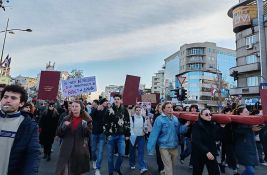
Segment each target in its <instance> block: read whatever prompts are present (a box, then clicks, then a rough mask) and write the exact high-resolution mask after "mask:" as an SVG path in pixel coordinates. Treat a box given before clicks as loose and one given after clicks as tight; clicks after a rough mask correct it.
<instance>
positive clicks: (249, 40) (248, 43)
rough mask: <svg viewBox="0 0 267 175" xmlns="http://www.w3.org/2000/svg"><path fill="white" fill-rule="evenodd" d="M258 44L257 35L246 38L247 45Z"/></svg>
mask: <svg viewBox="0 0 267 175" xmlns="http://www.w3.org/2000/svg"><path fill="white" fill-rule="evenodd" d="M254 43H256V36H255V35H251V36H248V37H246V45H250V44H254Z"/></svg>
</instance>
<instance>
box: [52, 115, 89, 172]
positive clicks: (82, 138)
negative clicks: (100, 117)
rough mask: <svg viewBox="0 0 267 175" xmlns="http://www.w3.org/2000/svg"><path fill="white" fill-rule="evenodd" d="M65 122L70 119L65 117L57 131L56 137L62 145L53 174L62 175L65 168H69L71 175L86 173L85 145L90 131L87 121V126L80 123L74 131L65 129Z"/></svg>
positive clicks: (86, 146) (86, 157)
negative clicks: (59, 138) (60, 140)
mask: <svg viewBox="0 0 267 175" xmlns="http://www.w3.org/2000/svg"><path fill="white" fill-rule="evenodd" d="M65 121H70V117H69V116H66V117H65V118H64V119H63V121H62V123H61V125H60V126H59V127H58V129H57V135H58V136H59V137H61V138H62V144H61V147H60V153H59V159H58V162H57V166H56V173H55V174H56V175H62V174H63V172H64V169H65V167H66V166H68V167H69V170H70V172H69V174H71V175H79V174H82V173H85V172H88V171H89V169H90V166H89V151H88V145H87V143H88V142H87V140H88V136H89V131H90V129H89V127H88V125H89V122H88V121H89V119H88V120H87V122H88V123H87V125H83V124H82V122H81V123H80V124H79V126H78V128H77V129H76V130H73V129H72V128H71V126H69V127H66V125H65V124H64V122H65ZM83 122H84V121H83Z"/></svg>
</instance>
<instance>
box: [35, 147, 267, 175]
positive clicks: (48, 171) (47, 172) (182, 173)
mask: <svg viewBox="0 0 267 175" xmlns="http://www.w3.org/2000/svg"><path fill="white" fill-rule="evenodd" d="M104 150H106V147H105V149H104ZM58 154H59V144H58V142H55V143H54V145H53V152H52V155H51V161H50V162H47V161H46V160H44V159H42V160H41V164H40V168H39V174H40V175H54V172H55V168H56V162H57V158H58ZM115 160H116V156H114V161H115ZM145 160H146V164H147V166H148V169H149V170H150V171H151V173H152V174H153V175H158V174H159V173H158V172H157V162H156V158H155V156H149V155H145ZM188 161H189V160H188V159H187V160H186V161H185V163H184V164H183V165H181V164H180V162H179V161H177V164H176V165H175V170H174V171H175V173H174V174H179V175H191V174H192V169H190V168H189V167H188ZM90 164H91V169H90V172H88V173H86V174H84V175H94V170H93V169H92V163H91V162H90ZM242 169H243V167H242V166H241V167H240V171H242ZM100 172H101V175H107V174H108V164H107V154H106V151H105V152H104V156H103V162H102V168H101V170H100ZM121 172H122V173H123V175H139V174H140V172H139V170H138V169H135V170H131V169H130V167H129V163H128V158H126V157H125V158H124V161H123V164H122V168H121ZM207 174H208V173H207V171H206V170H205V171H204V173H203V175H207ZM114 175H115V173H114ZM225 175H232V171H231V170H229V169H228V168H227V169H226V174H225ZM256 175H267V166H263V165H260V166H257V167H256Z"/></svg>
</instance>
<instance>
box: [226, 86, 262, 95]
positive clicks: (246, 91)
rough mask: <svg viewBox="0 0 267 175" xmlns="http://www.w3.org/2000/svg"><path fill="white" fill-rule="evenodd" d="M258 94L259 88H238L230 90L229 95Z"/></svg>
mask: <svg viewBox="0 0 267 175" xmlns="http://www.w3.org/2000/svg"><path fill="white" fill-rule="evenodd" d="M241 94H259V86H248V87H238V88H233V89H230V95H241Z"/></svg>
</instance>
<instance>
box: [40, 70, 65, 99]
mask: <svg viewBox="0 0 267 175" xmlns="http://www.w3.org/2000/svg"><path fill="white" fill-rule="evenodd" d="M59 80H60V72H59V71H42V72H41V76H40V83H39V90H38V99H41V100H56V99H57V95H58V85H59Z"/></svg>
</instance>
